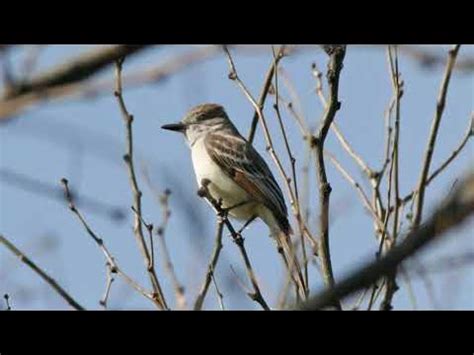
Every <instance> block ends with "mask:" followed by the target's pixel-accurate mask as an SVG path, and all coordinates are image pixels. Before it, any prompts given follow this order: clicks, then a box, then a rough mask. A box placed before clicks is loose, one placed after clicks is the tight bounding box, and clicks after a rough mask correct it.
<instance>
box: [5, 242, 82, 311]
mask: <svg viewBox="0 0 474 355" xmlns="http://www.w3.org/2000/svg"><path fill="white" fill-rule="evenodd" d="M0 243H1V244H3V245H5V246H6V247H7V249H8V250H10V251H11V252H12V253H13V254H15V255H16V256H17V257H18V258H19V259H20V261H21V262H23V263H25V264H26V265H27V266H29V267H30V268H31V269H32V270H33V271H34V272H36V273H37V274H38V275H39V276H40V277H41V278H42V279H43V280H44V281H46V283H47V284H48V285H49V286H51V287H52V288H53V290H54V291H56V292H57V293H58V294H59V295H60V296H61V297H62V298H64V299H65V300H66V302H67V303H68V304H69V305H70V306H71V307H73V308H74V309H76V310H78V311H84V310H85V308H84V307H82V306H81V305H80V304H79V303H78V302H77V301H76V300H75V299H74V298H73V297H72V296H71V295H69V293H67V291H66V290H64V289H63V288H62V287H61V286H60V285H59V284H58V282H57V281H56V280H54V279H53V278H52V277H51V276H49V275H48V274H47V273H46V272H45V271H43V270H42V269H41V268H40V267H39V266H38V265H37V264H36V263H35V262H33V260H31V259H30V258H29V257H27V256H26V255H25V254H24V253H23V252H21V251H20V250H19V249H18V248H17V247H16V246H15V245H14V244H13V243H12V242H10V241H9V240H8V239H6V238H5V237H4V236H3V235H1V234H0ZM6 299H7V298H6Z"/></svg>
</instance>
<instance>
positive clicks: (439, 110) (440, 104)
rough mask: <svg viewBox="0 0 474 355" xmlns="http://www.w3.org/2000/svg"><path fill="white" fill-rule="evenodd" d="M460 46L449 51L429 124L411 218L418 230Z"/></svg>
mask: <svg viewBox="0 0 474 355" xmlns="http://www.w3.org/2000/svg"><path fill="white" fill-rule="evenodd" d="M460 47H461V45H459V44H457V45H455V46H453V48H452V49H450V50H449V55H448V61H447V64H446V70H445V73H444V77H443V80H442V82H441V87H440V91H439V95H438V100H437V103H436V113H435V115H434V117H433V121H432V123H431V131H430V136H429V138H428V143H427V147H426V152H425V156H424V159H423V165H422V169H421V173H420V178H419V180H418V187H417V189H416V196H415V213H414V217H413V227H414V228H418V226H419V224H420V221H421V218H422V215H423V202H424V197H425V188H426V181H427V178H428V173H429V170H430V164H431V159H432V157H433V152H434V147H435V143H436V138H437V136H438V128H439V124H440V122H441V118H442V116H443V111H444V106H445V103H446V95H447V93H448V85H449V79H450V78H451V74H452V71H453V68H454V64H455V63H456V57H457V54H458V52H459V48H460Z"/></svg>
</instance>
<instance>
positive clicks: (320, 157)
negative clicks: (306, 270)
mask: <svg viewBox="0 0 474 355" xmlns="http://www.w3.org/2000/svg"><path fill="white" fill-rule="evenodd" d="M328 54H329V63H328V71H327V80H328V87H329V99H328V104H327V107H326V110H325V113H324V116H323V118H322V120H321V125H320V127H319V130H318V132H317V134H316V136H315V137H313V141H312V146H313V149H314V150H315V153H316V172H317V176H318V181H319V210H320V218H319V228H320V234H321V242H320V247H319V255H320V257H321V267H322V273H323V279H324V283H325V285H326V287H332V286H333V285H334V276H333V272H332V265H331V254H330V251H329V195H330V193H331V186H330V185H329V182H328V180H327V176H326V167H325V162H324V142H325V140H326V136H327V133H328V131H329V128H330V126H331V124H332V122H333V121H334V118H335V116H336V112H337V111H338V110H339V108H340V105H341V103H340V102H339V97H338V92H339V76H340V73H341V70H342V67H343V64H342V63H343V61H344V56H345V54H346V46H344V45H339V46H331V48H330V49H329V50H328ZM333 302H334V305H335V306H336V307H337V308H338V309H341V305H340V303H339V301H338V300H336V299H334V300H333Z"/></svg>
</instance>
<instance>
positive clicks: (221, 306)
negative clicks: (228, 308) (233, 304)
mask: <svg viewBox="0 0 474 355" xmlns="http://www.w3.org/2000/svg"><path fill="white" fill-rule="evenodd" d="M211 278H212V283H213V284H214V288H215V289H216V294H217V299H218V301H219V307H220V308H221V310H222V311H225V305H224V295H223V294H222V293H221V291H220V290H219V287H217V282H216V275H215V272H214V270H212V273H211Z"/></svg>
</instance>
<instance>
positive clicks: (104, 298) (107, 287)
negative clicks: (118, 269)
mask: <svg viewBox="0 0 474 355" xmlns="http://www.w3.org/2000/svg"><path fill="white" fill-rule="evenodd" d="M106 268H107V282H106V284H105V291H104V295H103V296H102V298H101V299H100V301H99V304H100V305H101V306H102V307H104V308H105V309H107V301H108V300H109V295H110V289H111V287H112V282H114V280H115V279H114V277H113V269H112V266H111V265H110V263H108V262H107V263H106Z"/></svg>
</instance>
